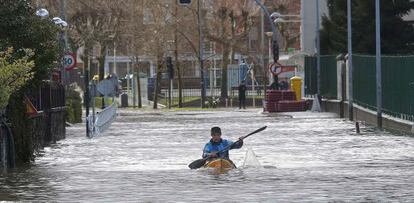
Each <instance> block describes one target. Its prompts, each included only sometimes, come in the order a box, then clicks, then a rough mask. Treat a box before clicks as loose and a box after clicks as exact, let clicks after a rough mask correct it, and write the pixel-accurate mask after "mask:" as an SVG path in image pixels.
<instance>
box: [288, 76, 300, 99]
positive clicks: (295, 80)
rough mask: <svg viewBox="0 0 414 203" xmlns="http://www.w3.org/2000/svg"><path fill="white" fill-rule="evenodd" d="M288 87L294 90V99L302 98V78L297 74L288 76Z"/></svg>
mask: <svg viewBox="0 0 414 203" xmlns="http://www.w3.org/2000/svg"><path fill="white" fill-rule="evenodd" d="M290 88H291V89H292V90H293V91H294V92H295V95H296V101H299V100H301V99H302V78H301V77H299V76H293V77H292V78H290Z"/></svg>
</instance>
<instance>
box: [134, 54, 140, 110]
mask: <svg viewBox="0 0 414 203" xmlns="http://www.w3.org/2000/svg"><path fill="white" fill-rule="evenodd" d="M135 73H136V75H137V87H138V108H142V100H141V82H140V81H141V80H140V78H139V64H138V56H136V57H135Z"/></svg>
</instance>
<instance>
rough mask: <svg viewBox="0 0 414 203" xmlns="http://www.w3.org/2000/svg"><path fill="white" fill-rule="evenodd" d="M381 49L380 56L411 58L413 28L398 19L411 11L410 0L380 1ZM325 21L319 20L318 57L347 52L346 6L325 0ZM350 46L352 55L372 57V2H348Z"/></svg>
mask: <svg viewBox="0 0 414 203" xmlns="http://www.w3.org/2000/svg"><path fill="white" fill-rule="evenodd" d="M380 2H381V41H382V42H381V48H382V52H383V53H384V54H392V55H397V54H412V53H413V51H414V50H413V49H412V47H410V45H412V44H414V38H413V37H412V36H413V35H414V27H413V26H412V25H411V24H410V23H409V22H407V21H404V20H403V19H402V17H403V16H405V15H406V14H408V12H409V11H410V10H412V9H414V2H411V1H410V0H393V1H390V0H381V1H380ZM328 9H329V18H328V17H326V16H325V17H323V19H322V25H323V29H322V30H321V52H322V54H338V53H346V52H347V5H346V1H345V0H328ZM352 38H353V39H352V41H353V42H352V45H353V50H354V52H355V53H361V54H375V1H374V0H366V1H360V0H352Z"/></svg>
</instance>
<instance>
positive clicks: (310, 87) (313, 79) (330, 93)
mask: <svg viewBox="0 0 414 203" xmlns="http://www.w3.org/2000/svg"><path fill="white" fill-rule="evenodd" d="M336 72H337V71H336V57H335V56H333V55H328V56H321V96H323V97H325V98H336V95H337V75H336ZM317 85H318V78H317V64H316V57H314V56H306V57H305V94H306V95H313V94H316V93H317V92H318V86H317Z"/></svg>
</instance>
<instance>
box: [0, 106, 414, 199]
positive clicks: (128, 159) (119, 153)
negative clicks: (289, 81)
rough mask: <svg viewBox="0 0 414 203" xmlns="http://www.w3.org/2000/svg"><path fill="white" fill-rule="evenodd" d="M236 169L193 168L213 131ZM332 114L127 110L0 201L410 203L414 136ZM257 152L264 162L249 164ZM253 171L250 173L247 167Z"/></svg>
mask: <svg viewBox="0 0 414 203" xmlns="http://www.w3.org/2000/svg"><path fill="white" fill-rule="evenodd" d="M265 125H266V126H268V127H267V129H266V130H265V131H262V132H260V133H257V134H255V135H252V136H250V137H248V138H246V139H245V142H244V143H245V144H244V146H243V148H241V149H238V150H231V152H230V157H231V158H232V160H233V161H234V163H235V164H236V165H237V166H238V168H237V169H235V170H232V171H230V172H228V173H225V174H214V173H211V172H210V171H206V170H190V169H188V168H187V165H188V164H189V163H191V162H192V161H194V160H196V159H199V158H200V156H201V150H202V148H203V146H204V144H205V143H206V142H207V141H208V140H209V137H210V135H209V133H210V132H209V131H210V128H211V127H212V126H220V127H221V128H222V132H223V138H227V139H230V140H236V139H237V138H238V137H240V136H243V135H246V134H248V133H250V132H252V131H254V130H256V129H258V128H260V127H262V126H265ZM361 131H362V132H361V134H356V133H355V130H354V124H353V123H351V122H349V121H345V120H343V119H340V118H336V117H334V116H333V115H332V114H326V113H310V112H304V113H291V114H282V115H280V114H278V115H275V114H272V115H271V114H262V113H260V112H259V109H254V110H253V109H250V110H247V111H237V110H218V111H181V112H178V111H172V112H166V111H144V112H138V111H133V110H123V111H122V112H121V113H120V116H119V117H118V118H117V120H116V122H115V123H113V125H112V126H111V128H110V129H109V130H108V131H107V132H106V133H104V135H103V136H101V137H96V138H93V139H88V138H86V137H85V128H84V125H76V126H73V127H69V128H68V129H67V138H66V139H65V140H62V141H59V142H58V143H56V144H54V145H53V146H51V147H47V148H46V149H45V150H44V152H42V154H41V156H39V157H38V158H37V159H36V162H35V163H34V164H33V165H32V166H30V167H26V168H17V169H13V170H8V171H7V172H3V173H1V174H0V200H10V201H42V202H44V201H53V202H126V201H133V202H209V201H214V202H337V201H339V202H411V201H413V199H414V187H413V184H414V170H413V168H414V138H413V137H409V136H401V135H393V134H391V133H388V132H378V131H376V130H375V129H374V128H372V127H370V126H364V125H363V126H362V128H361ZM248 150H251V151H253V152H254V154H255V155H256V157H255V158H256V159H257V160H258V162H259V163H260V165H258V164H257V163H254V164H249V163H245V162H244V161H245V158H246V152H247V151H248ZM245 164H246V165H247V166H245V167H243V165H245Z"/></svg>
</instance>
